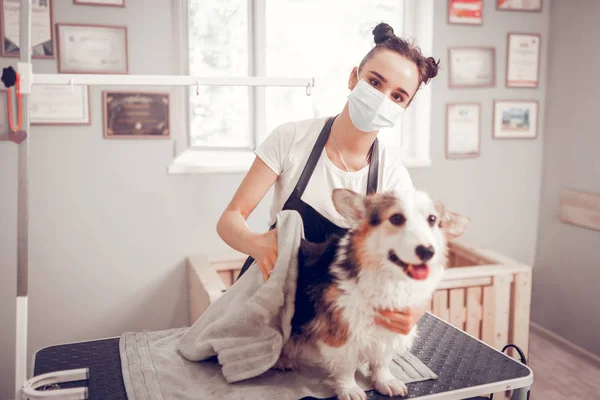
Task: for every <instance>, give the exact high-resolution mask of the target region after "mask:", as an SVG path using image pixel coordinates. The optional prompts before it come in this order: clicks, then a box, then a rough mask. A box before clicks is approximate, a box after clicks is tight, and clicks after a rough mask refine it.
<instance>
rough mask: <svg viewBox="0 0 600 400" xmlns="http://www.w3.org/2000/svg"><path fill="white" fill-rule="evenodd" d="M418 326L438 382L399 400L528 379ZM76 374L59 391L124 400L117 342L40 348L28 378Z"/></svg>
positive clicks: (445, 328) (436, 329)
mask: <svg viewBox="0 0 600 400" xmlns="http://www.w3.org/2000/svg"><path fill="white" fill-rule="evenodd" d="M418 325H419V338H418V339H417V340H416V341H415V344H414V346H413V349H412V350H411V352H412V353H413V354H414V355H415V356H417V357H418V358H419V359H420V360H421V361H422V362H423V363H424V364H425V365H427V366H428V367H429V368H430V369H431V370H432V371H433V372H435V373H436V374H437V375H438V379H436V380H428V381H423V382H415V383H409V384H407V387H408V392H409V394H408V396H407V397H404V398H416V397H424V396H427V397H429V396H430V395H436V394H438V395H440V396H439V398H440V399H441V398H443V397H446V396H443V395H441V394H442V393H445V394H452V392H453V395H452V397H453V398H457V397H456V395H457V394H458V393H457V392H456V391H457V390H460V391H461V393H462V392H465V398H468V397H470V396H474V395H475V394H473V393H470V394H469V393H467V391H466V389H469V388H471V389H475V388H476V387H479V389H478V390H479V393H477V394H485V393H491V392H494V391H497V390H498V389H497V388H496V389H495V390H491V391H489V392H485V391H483V392H482V391H481V390H482V388H481V387H482V386H483V385H489V384H494V383H498V382H505V381H515V382H517V381H519V380H521V381H522V380H526V379H527V378H528V377H529V375H530V374H531V371H530V370H529V369H528V368H527V367H526V366H524V365H523V364H521V363H519V362H518V361H516V360H514V359H512V358H510V357H508V356H506V355H504V354H502V353H500V352H498V351H496V350H494V349H492V348H491V347H489V346H487V345H486V344H484V343H482V342H480V341H479V340H477V339H475V338H473V337H471V336H469V335H467V334H465V333H464V332H463V331H461V330H459V329H457V328H455V327H454V326H452V325H450V324H448V323H446V322H444V321H442V320H440V319H438V318H437V317H435V316H433V315H431V314H426V315H425V316H423V318H421V320H420V321H419V323H418ZM76 368H89V376H90V378H89V381H87V382H71V383H65V384H60V387H61V388H67V387H76V386H85V385H86V384H87V386H88V388H89V389H88V393H89V400H106V399H111V400H126V399H127V394H126V391H125V385H124V384H123V375H122V371H121V357H120V355H119V338H110V339H101V340H94V341H89V342H81V343H70V344H63V345H57V346H50V347H46V348H44V349H42V350H40V351H38V352H37V354H36V356H35V365H34V376H37V375H41V374H44V373H48V372H54V371H62V370H67V369H76ZM521 386H522V385H521ZM513 387H515V386H513ZM492 389H493V388H492ZM368 398H369V399H377V400H383V399H390V397H387V396H382V395H379V394H378V393H376V392H375V391H370V392H368ZM458 398H460V397H458ZM306 399H308V398H306Z"/></svg>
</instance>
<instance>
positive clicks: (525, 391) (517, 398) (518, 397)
mask: <svg viewBox="0 0 600 400" xmlns="http://www.w3.org/2000/svg"><path fill="white" fill-rule="evenodd" d="M530 389H531V387H530V386H526V387H522V388H518V389H515V390H514V392H513V395H512V400H529V390H530Z"/></svg>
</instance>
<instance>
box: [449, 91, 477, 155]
mask: <svg viewBox="0 0 600 400" xmlns="http://www.w3.org/2000/svg"><path fill="white" fill-rule="evenodd" d="M480 153H481V103H478V102H471V103H448V104H446V158H448V159H462V158H477V157H479V155H480Z"/></svg>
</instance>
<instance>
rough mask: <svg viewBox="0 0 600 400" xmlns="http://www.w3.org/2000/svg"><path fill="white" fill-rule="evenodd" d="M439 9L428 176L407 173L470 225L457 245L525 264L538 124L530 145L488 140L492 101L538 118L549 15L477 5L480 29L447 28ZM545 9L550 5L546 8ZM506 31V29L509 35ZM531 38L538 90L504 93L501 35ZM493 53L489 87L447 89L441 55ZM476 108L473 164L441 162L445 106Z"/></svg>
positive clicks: (534, 205) (533, 230)
mask: <svg viewBox="0 0 600 400" xmlns="http://www.w3.org/2000/svg"><path fill="white" fill-rule="evenodd" d="M447 3H448V2H447V1H435V4H436V8H435V24H434V27H435V28H434V49H433V52H434V56H435V57H436V58H438V57H439V58H441V61H442V65H441V66H442V68H443V70H442V71H441V73H440V75H439V76H438V77H436V78H435V79H434V80H433V81H432V82H433V88H432V91H433V94H432V98H433V112H432V119H433V120H432V124H431V130H432V132H431V135H432V137H431V155H432V160H433V167H432V168H423V169H415V170H412V171H411V176H412V177H413V180H414V182H415V185H416V186H418V187H420V188H424V189H426V190H427V191H429V192H430V193H431V194H432V195H433V196H435V197H437V198H439V199H441V200H442V201H444V202H445V203H447V204H448V205H449V206H450V207H451V208H453V209H455V210H456V211H458V212H461V213H464V214H465V215H467V216H469V217H470V218H471V225H470V226H469V227H468V229H467V232H466V234H465V235H464V237H463V238H462V239H463V240H465V241H468V242H470V243H475V244H478V245H482V246H485V247H489V248H491V249H494V250H496V251H499V252H502V253H504V254H506V255H507V256H509V257H513V258H515V259H517V260H519V261H521V262H524V263H527V264H532V263H533V260H534V253H535V247H536V236H537V218H538V207H539V196H540V177H541V161H542V142H543V138H544V123H543V118H541V120H540V121H539V137H538V139H536V140H494V139H492V119H493V104H492V103H493V101H494V100H502V99H509V100H510V99H532V100H538V101H539V102H540V110H541V113H540V115H541V116H543V109H544V106H545V93H546V83H545V81H546V67H547V62H546V61H545V60H546V59H547V54H548V51H547V45H548V31H549V8H550V6H551V4H550V3H551V1H549V0H544V7H543V10H542V12H541V13H531V12H506V11H502V12H500V11H496V9H495V7H494V3H495V2H493V1H485V2H484V4H485V7H484V13H483V25H482V26H478V27H474V26H465V25H448V24H447V22H446V21H447ZM552 4H553V3H552ZM509 27H510V28H509ZM509 31H511V32H532V33H540V34H541V35H542V61H541V71H540V80H541V82H540V88H539V89H516V88H510V89H508V88H506V87H505V76H506V41H507V33H508V32H509ZM460 46H486V47H487V46H494V47H496V87H494V88H485V89H449V88H448V62H447V54H448V48H449V47H460ZM449 102H480V103H481V121H482V126H481V156H480V157H479V158H477V159H472V160H448V159H446V156H445V152H446V150H445V149H446V147H445V146H446V104H447V103H449Z"/></svg>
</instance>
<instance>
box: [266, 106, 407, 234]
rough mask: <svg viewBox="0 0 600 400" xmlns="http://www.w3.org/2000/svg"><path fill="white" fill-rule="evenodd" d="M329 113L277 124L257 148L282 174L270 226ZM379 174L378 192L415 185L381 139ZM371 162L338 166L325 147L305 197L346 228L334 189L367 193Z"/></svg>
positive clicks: (275, 186)
mask: <svg viewBox="0 0 600 400" xmlns="http://www.w3.org/2000/svg"><path fill="white" fill-rule="evenodd" d="M327 118H328V117H322V118H314V119H308V120H303V121H295V122H288V123H285V124H282V125H280V126H278V127H277V128H275V129H274V130H273V132H271V133H270V134H269V136H267V138H266V139H265V140H264V141H263V142H262V143H261V144H260V145H259V146H258V147H257V148H256V150H255V154H256V155H257V156H258V157H260V159H261V160H263V161H264V162H265V164H267V165H268V166H269V168H271V169H272V170H273V171H274V172H275V173H276V174H278V175H279V177H278V178H277V181H276V182H275V185H274V194H273V203H272V205H271V210H270V220H269V226H271V224H273V223H274V222H275V217H276V215H277V213H278V212H279V211H281V209H282V208H283V205H284V203H285V202H286V201H287V199H288V197H289V195H290V194H291V193H292V191H293V190H294V187H295V186H296V183H298V179H299V178H300V174H302V170H303V169H304V166H305V165H306V162H307V161H308V157H309V155H310V152H311V151H312V149H313V146H314V144H315V142H316V140H317V137H318V136H319V134H320V133H321V129H322V128H323V126H324V125H325V122H326V121H327ZM378 148H379V177H378V185H377V192H387V191H399V190H406V189H413V190H414V188H413V183H412V180H411V178H410V176H409V174H408V171H407V169H406V168H405V167H404V166H403V165H402V164H401V163H400V162H399V161H397V160H396V159H395V158H394V157H393V156H392V155H391V154H389V153H388V151H387V149H386V148H385V146H384V145H383V143H381V141H380V142H379V146H378ZM368 175H369V166H368V165H367V166H365V167H364V168H362V169H360V170H359V171H353V172H347V171H344V170H342V169H340V168H338V167H336V166H335V165H334V164H333V163H332V162H331V160H330V159H329V157H328V156H327V152H326V151H325V150H323V152H322V153H321V157H320V158H319V161H318V162H317V165H316V167H315V170H314V172H313V174H312V176H311V178H310V180H309V182H308V185H307V186H306V189H305V190H304V194H303V195H302V200H303V201H304V202H305V203H307V204H309V205H310V206H312V207H313V208H314V209H315V210H317V211H318V212H319V213H321V214H322V215H323V216H324V217H325V218H327V219H328V220H330V221H331V222H333V223H334V224H336V225H338V226H340V227H343V228H347V227H348V223H347V221H346V219H345V218H344V217H342V216H341V215H340V214H339V213H338V212H337V210H336V209H335V207H334V205H333V201H332V199H331V193H332V191H333V189H335V188H345V189H350V190H353V191H355V192H358V193H362V194H366V191H367V178H368Z"/></svg>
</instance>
